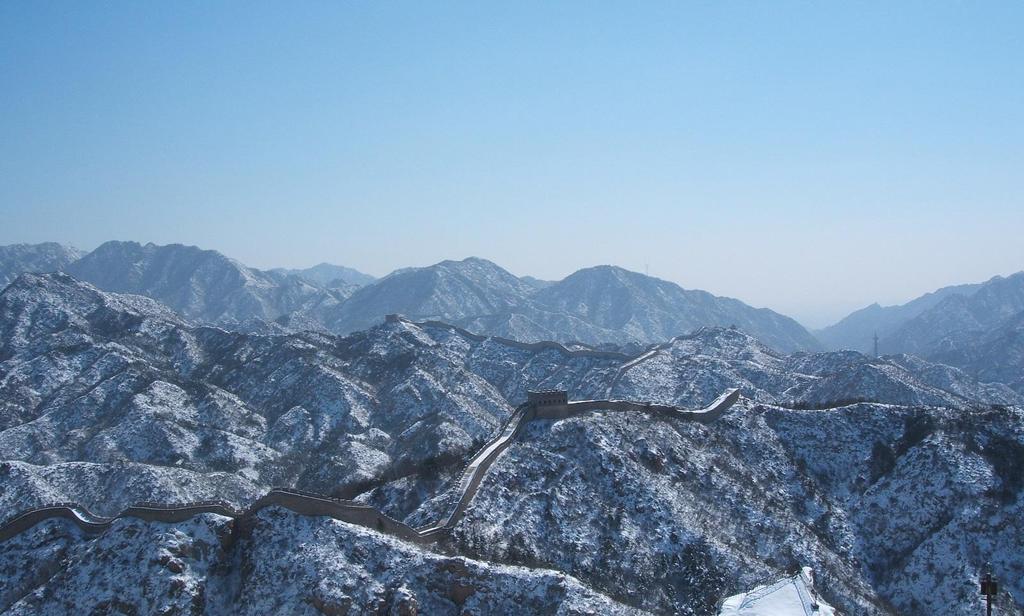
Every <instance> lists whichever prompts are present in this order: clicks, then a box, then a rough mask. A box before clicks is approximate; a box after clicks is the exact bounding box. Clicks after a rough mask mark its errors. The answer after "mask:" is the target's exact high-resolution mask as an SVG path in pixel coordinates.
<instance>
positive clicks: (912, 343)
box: [817, 272, 1024, 393]
mask: <svg viewBox="0 0 1024 616" xmlns="http://www.w3.org/2000/svg"><path fill="white" fill-rule="evenodd" d="M880 315H882V316H881V317H880ZM875 317H879V318H875ZM871 328H877V331H878V335H879V338H880V340H879V350H880V352H882V353H911V354H915V355H918V356H921V357H924V358H926V359H928V360H930V361H933V362H940V363H944V364H949V365H951V366H957V367H959V368H961V369H963V370H965V371H966V372H968V373H969V374H971V375H974V376H975V377H976V378H977V379H980V380H982V381H999V382H1002V383H1006V384H1008V385H1010V386H1011V387H1013V388H1014V389H1015V390H1016V391H1018V392H1022V393H1024V376H1022V375H1024V272H1019V273H1017V274H1013V275H1012V276H1007V277H1005V278H1004V277H1002V276H996V277H995V278H992V279H991V280H988V281H987V282H984V283H981V284H974V285H961V286H957V287H946V288H944V289H939V290H938V291H936V292H934V293H930V294H928V295H925V296H922V297H920V298H918V299H916V300H914V301H913V302H910V303H908V304H905V305H903V306H894V307H888V308H879V307H877V306H873V307H869V308H865V309H864V310H862V311H858V312H855V313H854V314H852V315H850V316H849V317H847V318H846V319H843V321H841V322H839V323H838V324H836V325H834V326H832V327H831V328H826V330H822V331H819V332H817V334H818V336H819V338H820V339H821V340H823V341H825V342H826V344H830V346H835V345H842V344H845V343H843V342H842V340H846V341H848V342H850V344H849V348H858V349H868V348H870V346H871V339H872V336H873V330H872V329H871ZM844 337H845V338H844ZM857 339H859V341H858V342H856V343H854V341H855V340H857Z"/></svg>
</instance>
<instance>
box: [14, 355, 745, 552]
mask: <svg viewBox="0 0 1024 616" xmlns="http://www.w3.org/2000/svg"><path fill="white" fill-rule="evenodd" d="M563 348H564V347H563ZM554 393H555V397H556V398H559V397H560V399H555V400H552V398H551V394H552V392H539V393H538V392H532V393H531V399H530V400H528V401H527V402H526V403H524V404H521V405H520V406H519V407H517V408H516V410H515V411H514V412H513V413H512V415H511V416H510V417H509V418H508V420H506V422H505V424H504V425H503V426H502V428H501V429H500V430H499V431H498V433H497V435H496V436H495V437H494V438H492V439H491V440H490V441H489V442H487V443H486V444H485V445H484V446H483V447H482V448H481V449H480V450H479V451H478V452H477V453H476V455H474V456H473V457H472V458H471V460H470V462H469V464H468V465H467V466H466V468H465V470H464V471H463V473H462V477H461V480H460V482H459V491H458V492H457V494H458V495H459V497H458V499H456V501H455V506H454V507H453V508H452V509H451V510H450V513H449V514H448V515H447V516H446V517H444V518H443V519H441V520H439V521H438V522H437V523H435V524H432V525H429V526H424V527H421V528H413V527H411V526H409V525H408V524H406V523H404V522H401V521H399V520H396V519H394V518H392V517H390V516H388V515H387V514H386V513H384V512H382V511H380V510H378V509H376V508H374V507H371V506H369V505H365V504H363V503H359V502H356V501H350V500H342V499H336V498H331V497H328V496H324V495H321V494H314V493H309V492H301V491H298V490H291V489H283V488H275V489H273V490H271V491H270V492H268V493H267V494H265V495H264V496H262V497H261V498H259V499H258V500H257V501H256V502H254V503H253V504H252V505H251V506H250V507H249V508H248V509H245V510H238V509H235V508H234V507H233V506H232V505H231V504H229V503H226V502H223V501H202V502H196V503H183V504H177V505H166V504H159V503H137V504H135V505H133V506H131V507H128V508H126V509H125V510H124V511H122V512H120V513H119V514H117V515H115V516H112V517H102V516H97V515H95V514H93V513H91V512H90V511H89V510H88V509H87V508H85V507H83V506H82V505H80V504H78V503H53V504H50V505H47V506H44V507H38V508H35V509H32V510H29V511H26V512H23V513H21V514H19V515H16V516H14V517H12V518H11V519H9V520H8V521H6V522H5V523H4V524H3V525H2V526H0V541H6V540H8V539H10V538H11V537H14V536H16V535H18V534H19V533H22V532H24V531H26V530H28V529H30V528H32V527H33V526H35V525H36V524H39V523H40V522H42V521H44V520H48V519H51V518H64V519H67V520H70V521H72V522H73V523H75V524H76V525H77V526H78V527H79V528H81V529H82V530H83V531H85V532H90V533H98V532H102V531H104V530H106V529H108V528H110V526H111V525H112V524H113V523H114V521H116V520H117V519H119V518H128V517H130V518H138V519H140V520H145V521H151V522H182V521H184V520H187V519H189V518H191V517H193V516H196V515H200V514H203V513H215V514H218V515H223V516H227V517H230V518H233V519H235V520H241V521H245V520H248V519H251V518H252V517H253V516H254V515H255V514H256V513H257V512H258V511H260V510H261V509H264V508H266V507H274V506H277V507H284V508H285V509H288V510H290V511H293V512H295V513H297V514H300V515H308V516H327V517H330V518H334V519H335V520H341V521H343V522H348V523H350V524H357V525H359V526H363V527H366V528H371V529H374V530H377V531H380V532H382V533H386V534H389V535H392V536H394V537H397V538H399V539H402V540H405V541H411V542H415V543H421V544H427V543H433V542H435V541H437V540H438V539H440V538H442V537H443V536H444V535H446V534H447V533H448V532H450V531H451V529H452V528H454V527H455V525H456V524H458V522H459V520H460V519H462V516H463V515H464V514H465V511H466V509H467V508H468V507H469V504H470V503H471V502H472V500H473V497H474V496H475V495H476V492H477V490H478V489H479V487H480V484H481V482H482V481H483V478H484V476H485V475H486V474H487V469H488V468H489V467H490V466H491V464H492V463H493V462H494V460H496V459H497V458H498V456H499V455H501V453H502V452H503V451H505V449H507V448H508V447H509V445H511V444H512V442H513V441H514V440H515V437H516V436H517V435H518V434H520V433H521V432H522V430H523V427H524V426H525V425H526V424H527V423H529V422H530V421H533V420H535V419H549V420H559V419H565V418H568V417H575V416H579V415H582V414H585V413H589V412H592V411H597V410H603V411H626V412H628V411H633V412H645V413H653V414H656V415H659V416H662V417H666V418H676V419H682V420H687V421H698V422H701V423H709V422H712V421H714V420H716V419H718V418H719V417H721V416H722V415H723V414H724V413H725V412H726V411H727V410H728V409H729V407H731V406H732V405H733V404H734V403H735V402H736V400H738V399H739V396H740V392H739V390H738V389H733V390H730V391H727V392H725V393H723V394H722V395H721V396H719V397H718V399H717V400H715V401H714V402H712V403H711V404H710V405H709V406H707V407H706V408H704V409H701V410H687V409H681V408H678V407H675V406H668V405H661V404H652V403H649V402H648V403H644V402H632V401H628V400H580V401H573V402H570V401H568V399H567V398H566V396H565V392H554Z"/></svg>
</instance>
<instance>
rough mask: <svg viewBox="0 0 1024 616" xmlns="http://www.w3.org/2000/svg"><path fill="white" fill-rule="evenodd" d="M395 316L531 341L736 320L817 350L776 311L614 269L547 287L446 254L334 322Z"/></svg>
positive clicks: (762, 334) (621, 338) (597, 338)
mask: <svg viewBox="0 0 1024 616" xmlns="http://www.w3.org/2000/svg"><path fill="white" fill-rule="evenodd" d="M389 313H401V314H404V315H406V316H408V317H410V318H413V319H414V320H428V319H438V320H443V321H447V322H453V323H458V324H460V325H462V326H464V327H466V328H468V329H470V330H472V331H475V332H478V333H483V334H492V335H500V336H506V337H510V338H514V339H517V340H524V341H537V340H561V341H566V342H569V341H578V342H583V343H587V344H603V343H614V344H620V345H621V344H630V343H634V344H635V343H651V342H657V341H661V340H665V339H666V338H670V337H672V336H676V335H679V334H684V333H687V332H689V331H691V330H693V329H696V328H698V327H701V326H730V325H735V326H737V327H739V328H741V329H743V330H744V331H747V332H748V333H751V334H753V335H754V336H757V337H758V338H760V339H761V340H763V341H765V342H767V343H768V344H770V345H772V346H774V347H775V348H778V349H780V350H782V351H794V350H815V349H817V348H818V343H817V341H816V340H815V339H814V337H813V336H811V335H810V334H809V333H808V332H807V331H806V330H805V329H804V328H803V327H801V326H800V325H799V324H798V323H797V322H796V321H793V320H792V319H790V318H788V317H784V316H782V315H780V314H778V313H776V312H773V311H771V310H768V309H763V308H762V309H755V308H751V307H750V306H747V305H746V304H744V303H743V302H740V301H738V300H735V299H731V298H724V297H716V296H714V295H711V294H710V293H707V292H704V291H688V290H685V289H682V288H681V287H679V286H678V285H676V284H674V283H671V282H667V281H664V280H659V279H657V278H653V277H650V276H645V275H643V274H638V273H636V272H630V271H627V270H624V269H622V268H619V267H613V266H599V267H594V268H589V269H584V270H580V271H578V272H576V273H574V274H572V275H570V276H569V277H567V278H565V279H564V280H561V281H558V282H553V283H546V284H540V283H539V282H538V281H535V280H533V279H520V278H516V277H515V276H513V275H512V274H510V273H508V272H507V271H505V270H503V269H501V268H500V267H498V266H497V265H495V264H493V263H491V262H490V261H486V260H483V259H477V258H470V259H465V260H463V261H443V262H441V263H438V264H437V265H433V266H430V267H425V268H416V269H411V270H402V271H400V272H398V273H395V274H392V275H391V276H388V277H386V278H384V279H382V280H380V281H378V282H377V283H375V284H372V285H369V286H367V287H364V288H362V289H360V290H359V291H358V292H356V293H355V294H353V296H352V297H351V298H350V299H349V300H348V301H346V302H345V303H344V304H342V305H341V306H340V307H338V309H337V311H336V314H335V315H331V316H330V317H329V318H328V319H327V325H328V328H329V329H330V330H331V331H334V332H337V333H348V332H350V331H356V330H359V329H363V328H366V327H369V326H370V325H373V324H375V323H379V322H380V321H381V320H382V319H383V318H384V316H385V315H386V314H389Z"/></svg>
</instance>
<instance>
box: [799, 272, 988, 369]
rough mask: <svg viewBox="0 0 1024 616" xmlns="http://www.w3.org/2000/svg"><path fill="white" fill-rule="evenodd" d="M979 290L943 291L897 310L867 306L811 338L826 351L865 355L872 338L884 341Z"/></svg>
mask: <svg viewBox="0 0 1024 616" xmlns="http://www.w3.org/2000/svg"><path fill="white" fill-rule="evenodd" d="M980 287H981V284H980V283H979V284H961V285H954V286H948V287H943V288H941V289H937V290H935V291H932V292H931V293H926V294H924V295H922V296H921V297H918V298H916V299H913V300H911V301H909V302H907V303H906V304H901V305H898V306H880V305H878V304H871V305H870V306H868V307H866V308H861V309H860V310H857V311H854V312H852V313H850V314H849V315H848V316H846V317H845V318H843V319H842V320H841V321H839V322H838V323H835V324H833V325H829V326H828V327H825V328H823V329H819V330H816V331H815V332H814V335H815V336H816V337H817V338H818V340H820V341H821V343H822V344H823V345H824V346H825V348H827V349H831V350H837V351H838V350H844V349H852V350H855V351H862V352H864V353H867V352H870V351H872V350H873V347H874V336H875V334H878V336H879V337H880V338H885V337H888V336H889V335H890V334H892V333H893V332H895V331H896V330H898V329H899V328H900V327H901V326H903V325H904V324H905V323H907V322H908V321H910V320H911V319H913V318H914V317H916V316H917V315H919V314H921V313H922V312H924V311H926V310H928V309H929V308H933V307H935V305H936V304H938V303H940V302H942V301H943V300H944V299H946V298H947V297H952V296H955V295H962V296H970V295H971V294H973V293H974V292H975V291H977V290H978V288H980ZM892 352H895V351H892Z"/></svg>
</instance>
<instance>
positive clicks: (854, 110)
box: [0, 2, 1024, 326]
mask: <svg viewBox="0 0 1024 616" xmlns="http://www.w3.org/2000/svg"><path fill="white" fill-rule="evenodd" d="M210 4H213V3H188V2H173V3H171V2H167V3H123V4H122V3H114V2H111V3H80V2H79V3H49V2H47V3H42V2H40V3H35V2H24V3H14V2H8V3H0V215H2V218H0V244H8V243H15V242H37V241H44V240H56V241H61V242H65V243H70V244H74V245H76V246H79V247H81V248H86V249H89V248H93V247H95V246H96V245H98V244H99V243H100V242H102V241H104V240H107V239H134V240H138V241H143V242H146V241H153V242H157V243H170V242H181V243H187V244H197V245H200V246H203V247H208V248H216V249H218V250H220V251H222V252H224V253H226V254H228V255H230V256H233V257H236V258H238V259H240V260H241V261H243V262H245V263H247V264H250V265H253V266H257V267H272V266H279V265H280V266H307V265H312V264H314V263H317V262H320V261H330V262H335V263H340V264H344V265H349V266H352V267H356V268H357V269H361V270H364V271H367V272H369V273H372V274H376V275H381V274H384V273H386V272H388V271H390V270H391V269H394V268H396V267H402V266H407V265H425V264H429V263H432V262H436V261H438V260H441V259H445V258H462V257H464V256H469V255H476V256H481V257H485V258H489V259H491V260H493V261H495V262H497V263H499V264H501V265H502V266H504V267H506V268H508V269H509V270H511V271H512V272H513V273H516V274H520V275H524V274H529V275H534V276H538V277H541V278H560V277H562V276H564V275H566V274H568V273H570V272H572V271H573V270H575V269H578V268H580V267H585V266H589V265H596V264H601V263H613V264H617V265H621V266H624V267H627V268H630V269H634V270H638V271H644V269H645V268H649V271H650V273H651V274H652V275H657V276H659V277H662V278H666V279H669V280H673V281H675V282H678V283H680V284H681V285H683V286H684V287H687V288H703V289H707V290H709V291H712V292H714V293H718V294H723V295H729V296H733V297H738V298H740V299H742V300H744V301H747V302H749V303H752V304H754V305H758V306H768V307H771V308H774V309H777V310H780V311H782V312H785V313H787V314H790V315H792V316H795V317H797V318H798V319H800V320H802V321H804V322H805V323H806V324H809V325H812V326H818V325H823V324H826V323H828V322H830V321H832V320H835V319H836V318H838V317H840V316H842V315H843V314H845V313H846V312H848V311H849V310H850V309H853V308H857V307H860V306H862V305H865V304H867V303H870V302H873V301H880V302H882V303H893V302H901V301H905V300H907V299H909V298H911V297H914V296H916V295H918V294H920V293H922V292H925V291H928V290H931V289H933V288H935V287H938V286H942V285H944V284H950V283H956V282H967V281H977V280H982V279H987V278H988V277H990V276H992V275H995V274H1006V273H1010V272H1014V271H1018V270H1021V269H1024V242H1022V241H1021V235H1022V232H1024V37H1022V36H1021V34H1020V32H1021V28H1022V26H1024V3H1019V2H1005V3H980V2H979V3H973V2H971V3H967V2H962V3H961V2H920V3H912V2H908V3H889V2H858V3H811V2H771V3H768V2H764V3H754V2H742V3H740V2H721V3H719V2H701V3H690V2H671V3H620V4H612V3H604V2H580V3H573V2H563V3H531V2H516V3H502V4H500V5H499V4H491V3H479V2H466V3H459V2H456V3H438V4H434V3H376V2H346V3H343V2H331V3H327V2H323V3H320V2H309V3H305V4H301V5H300V7H299V8H296V7H295V6H294V3H276V4H270V3H240V2H239V3H229V2H224V3H216V4H217V5H216V6H210Z"/></svg>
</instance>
